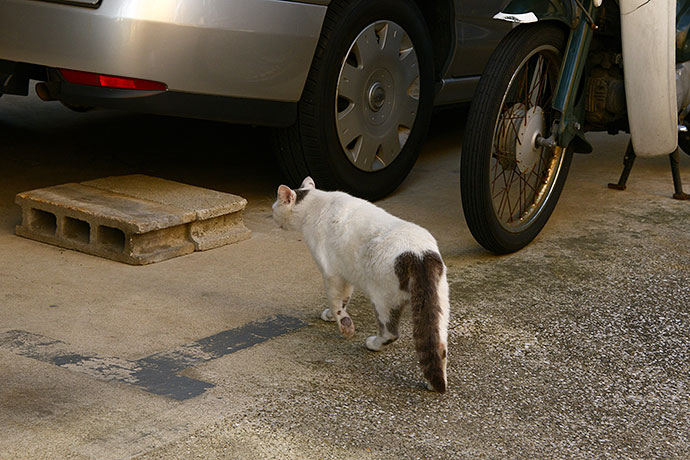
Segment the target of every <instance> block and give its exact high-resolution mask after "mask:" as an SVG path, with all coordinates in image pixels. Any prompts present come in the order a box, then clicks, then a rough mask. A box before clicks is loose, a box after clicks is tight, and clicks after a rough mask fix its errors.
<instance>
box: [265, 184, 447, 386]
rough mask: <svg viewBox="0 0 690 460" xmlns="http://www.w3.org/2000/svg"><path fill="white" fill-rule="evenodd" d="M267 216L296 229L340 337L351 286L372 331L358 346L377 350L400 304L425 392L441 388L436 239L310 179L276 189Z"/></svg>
mask: <svg viewBox="0 0 690 460" xmlns="http://www.w3.org/2000/svg"><path fill="white" fill-rule="evenodd" d="M277 195H278V196H277V198H276V201H275V203H274V204H273V219H274V220H275V222H276V223H277V224H278V225H279V226H280V227H281V228H284V229H287V230H299V231H301V232H302V235H303V238H304V241H305V242H306V243H307V246H308V247H309V249H310V251H311V254H312V256H313V258H314V261H315V262H316V265H317V266H318V268H319V270H320V271H321V273H322V275H323V280H324V284H325V288H326V297H327V298H328V308H326V309H325V310H324V311H323V312H322V313H321V319H323V320H325V321H335V322H337V324H338V327H339V328H340V332H341V333H342V334H343V335H344V336H345V337H347V338H350V337H352V336H353V335H354V333H355V325H354V323H353V322H352V318H350V316H349V315H348V313H347V305H348V302H349V299H350V296H351V295H352V292H353V290H354V288H355V287H357V288H358V289H360V290H361V291H363V292H364V294H365V295H367V297H369V299H370V300H371V302H372V303H373V305H374V311H375V313H376V320H377V325H378V334H377V335H375V336H371V337H369V338H367V339H366V347H367V348H368V349H369V350H372V351H379V350H381V349H382V348H383V347H385V346H386V345H389V344H391V343H393V342H394V341H395V340H397V338H398V323H399V321H400V315H401V313H402V311H403V309H404V308H406V307H408V306H410V307H411V310H412V322H413V337H414V342H415V349H416V352H417V355H418V358H419V363H420V365H421V368H422V373H423V374H424V377H425V379H426V386H427V388H429V389H430V390H435V391H438V392H440V393H444V392H445V391H446V384H447V381H446V360H447V348H448V346H447V340H448V339H447V336H448V317H449V314H450V304H449V300H448V281H447V278H446V266H445V264H444V263H443V260H442V259H441V254H440V252H439V250H438V245H437V243H436V240H435V239H434V237H433V236H431V234H430V233H429V232H428V231H427V230H425V229H423V228H422V227H420V226H418V225H416V224H413V223H411V222H407V221H404V220H402V219H399V218H397V217H395V216H393V215H391V214H389V213H388V212H386V211H384V210H383V209H381V208H379V207H378V206H376V205H374V204H372V203H370V202H368V201H365V200H362V199H359V198H356V197H353V196H351V195H348V194H347V193H344V192H327V191H323V190H318V189H317V188H316V185H315V184H314V181H313V180H312V179H311V177H307V178H306V179H304V182H302V185H301V186H300V188H298V189H296V190H292V189H291V188H289V187H288V186H286V185H281V186H280V187H278V193H277Z"/></svg>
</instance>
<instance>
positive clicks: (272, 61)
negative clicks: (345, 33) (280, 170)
mask: <svg viewBox="0 0 690 460" xmlns="http://www.w3.org/2000/svg"><path fill="white" fill-rule="evenodd" d="M325 14H326V7H325V6H323V5H316V4H309V3H297V2H287V1H278V0H232V1H228V0H205V1H203V2H199V1H198V0H156V1H151V0H103V1H102V3H101V5H100V7H99V8H97V9H92V8H84V7H78V6H70V5H64V4H57V3H47V2H43V1H34V0H1V1H0V59H6V60H10V61H17V62H28V63H31V64H40V65H44V66H47V67H60V68H69V69H75V70H84V71H90V72H98V73H103V74H110V75H121V76H127V77H133V78H141V79H146V80H153V81H160V82H163V83H165V84H167V85H168V88H169V89H170V90H172V91H180V92H192V93H199V94H214V95H219V96H230V97H243V98H260V99H267V100H274V101H287V102H290V101H293V102H294V101H297V100H299V98H300V96H301V93H302V89H303V87H304V82H305V80H306V77H307V73H308V71H309V66H310V64H311V61H312V57H313V54H314V50H315V48H316V44H317V42H318V39H319V35H320V32H321V26H322V23H323V19H324V16H325ZM276 18H280V20H279V21H277V20H276Z"/></svg>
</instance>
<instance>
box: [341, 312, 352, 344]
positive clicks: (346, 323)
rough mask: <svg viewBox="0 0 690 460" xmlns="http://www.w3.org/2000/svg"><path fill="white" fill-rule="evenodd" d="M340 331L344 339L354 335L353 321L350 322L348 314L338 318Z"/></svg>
mask: <svg viewBox="0 0 690 460" xmlns="http://www.w3.org/2000/svg"><path fill="white" fill-rule="evenodd" d="M340 332H341V333H342V334H343V335H344V336H345V338H346V339H349V338H351V337H352V336H353V335H355V323H353V322H352V319H350V317H349V316H346V317H344V318H341V319H340Z"/></svg>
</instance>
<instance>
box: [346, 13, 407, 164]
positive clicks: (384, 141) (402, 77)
mask: <svg viewBox="0 0 690 460" xmlns="http://www.w3.org/2000/svg"><path fill="white" fill-rule="evenodd" d="M335 99H336V100H335V112H336V113H335V122H336V129H337V132H338V139H339V141H340V145H341V147H342V148H343V151H344V152H345V155H346V156H347V158H348V160H350V162H351V163H352V164H353V165H355V166H356V167H357V168H358V169H361V170H363V171H368V172H370V171H378V170H380V169H383V168H385V167H386V166H388V165H389V164H391V163H392V162H393V161H394V160H395V159H396V158H397V157H398V155H400V152H401V151H402V149H403V147H404V146H405V143H406V142H407V138H408V136H409V134H410V131H411V130H412V127H413V125H414V121H415V119H416V118H417V110H418V107H419V61H418V59H417V54H416V52H415V49H414V46H413V45H412V41H411V40H410V38H409V36H408V35H407V33H406V32H405V30H404V29H403V28H402V27H400V26H399V25H398V24H396V23H394V22H392V21H377V22H375V23H373V24H370V25H369V26H367V27H366V28H365V29H364V30H362V32H361V33H360V34H359V35H358V36H357V37H356V38H355V40H354V41H353V42H352V44H351V45H350V48H349V50H348V52H347V54H346V56H345V59H343V63H342V66H341V69H340V74H339V75H338V83H337V89H336V95H335Z"/></svg>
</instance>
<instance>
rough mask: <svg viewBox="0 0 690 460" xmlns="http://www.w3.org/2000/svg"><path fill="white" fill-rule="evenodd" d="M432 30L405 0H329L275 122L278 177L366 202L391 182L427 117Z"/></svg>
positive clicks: (399, 176) (406, 164)
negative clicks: (306, 64) (283, 119)
mask: <svg viewBox="0 0 690 460" xmlns="http://www.w3.org/2000/svg"><path fill="white" fill-rule="evenodd" d="M433 99H434V63H433V48H432V40H431V36H430V32H429V30H428V27H427V24H426V22H425V20H424V17H423V15H422V13H421V12H420V10H419V8H418V7H417V4H416V3H415V2H414V1H413V0H334V1H332V2H331V3H330V5H329V7H328V12H327V14H326V18H325V20H324V25H323V29H322V33H321V37H320V39H319V44H318V46H317V50H316V53H315V56H314V59H313V62H312V66H311V69H310V72H309V76H308V78H307V82H306V84H305V88H304V92H303V95H302V98H301V100H300V102H299V106H298V113H297V122H296V123H295V124H294V125H293V126H291V127H289V128H286V129H281V130H277V131H276V132H275V136H274V150H275V151H276V154H277V157H278V162H279V164H280V166H281V169H282V170H283V173H284V174H285V176H286V178H287V179H288V180H289V182H290V183H291V184H293V185H299V184H300V183H301V182H302V180H303V179H304V177H305V176H307V175H310V176H311V177H312V178H313V179H314V180H315V182H316V186H317V187H319V188H323V189H326V190H329V189H330V190H343V191H347V192H349V193H352V194H353V195H357V196H359V197H362V198H366V199H369V200H376V199H379V198H382V197H384V196H386V195H387V194H389V193H390V192H392V191H393V190H395V188H397V187H398V185H400V183H401V182H402V181H403V180H404V179H405V177H406V176H407V175H408V173H409V172H410V170H411V169H412V166H414V163H415V161H416V159H417V156H418V155H419V151H420V150H421V146H422V143H423V142H424V139H425V136H426V132H427V129H428V126H429V123H430V121H431V114H432V109H433Z"/></svg>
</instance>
